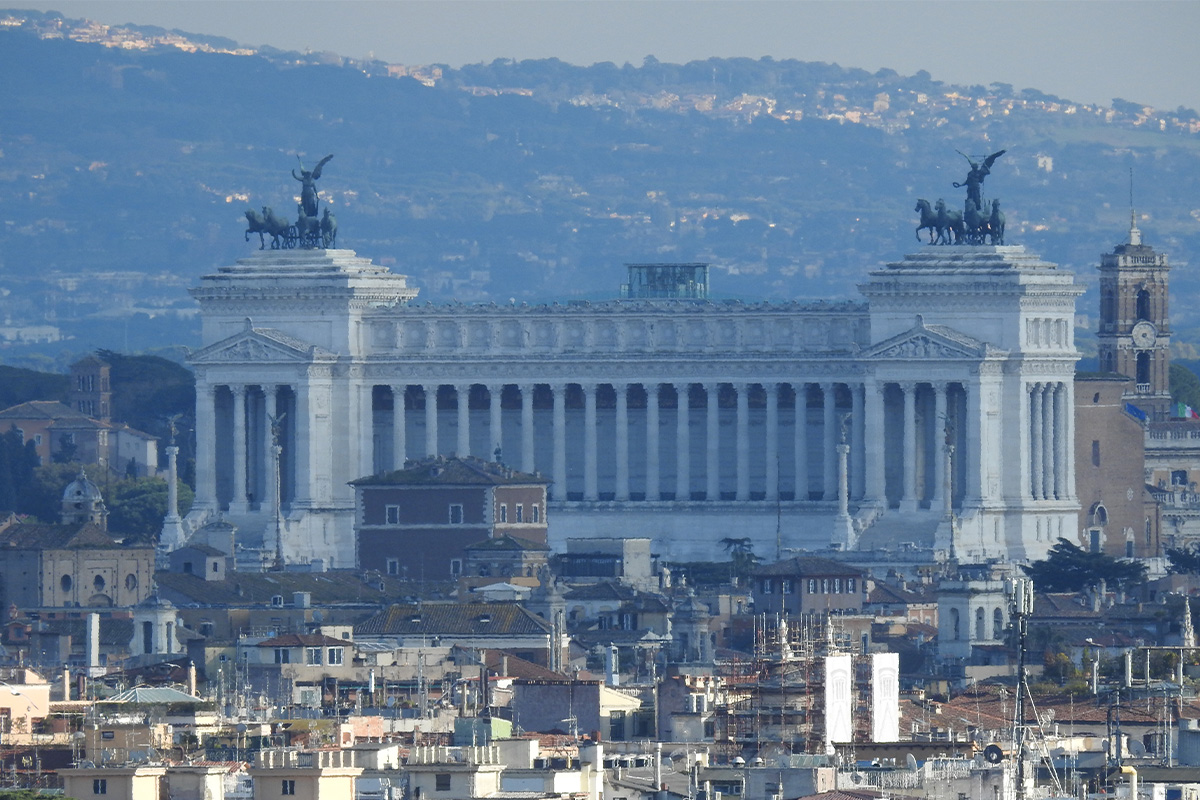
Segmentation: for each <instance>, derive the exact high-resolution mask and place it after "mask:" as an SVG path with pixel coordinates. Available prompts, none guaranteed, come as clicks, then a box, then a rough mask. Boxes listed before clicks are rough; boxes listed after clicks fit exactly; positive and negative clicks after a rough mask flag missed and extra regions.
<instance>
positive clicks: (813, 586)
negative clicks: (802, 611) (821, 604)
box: [808, 578, 817, 594]
mask: <svg viewBox="0 0 1200 800" xmlns="http://www.w3.org/2000/svg"><path fill="white" fill-rule="evenodd" d="M808 593H809V594H816V593H817V579H816V578H809V579H808Z"/></svg>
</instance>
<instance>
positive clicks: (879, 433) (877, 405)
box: [863, 378, 887, 506]
mask: <svg viewBox="0 0 1200 800" xmlns="http://www.w3.org/2000/svg"><path fill="white" fill-rule="evenodd" d="M886 385H887V384H885V383H881V382H878V381H876V380H875V379H874V378H870V379H868V380H867V382H866V385H865V387H864V390H863V405H864V406H865V408H864V410H863V458H864V460H865V462H866V469H865V473H866V487H865V491H864V493H863V498H864V499H865V500H867V501H868V502H871V503H876V504H878V505H881V506H886V505H887V477H886V475H887V473H886V472H885V469H884V466H885V461H884V456H885V454H886V452H887V439H886V436H885V435H884V425H883V421H884V416H883V415H884V410H883V409H884V403H883V392H884V387H885V386H886Z"/></svg>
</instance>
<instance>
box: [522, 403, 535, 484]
mask: <svg viewBox="0 0 1200 800" xmlns="http://www.w3.org/2000/svg"><path fill="white" fill-rule="evenodd" d="M534 388H535V387H534V385H533V384H532V383H525V384H521V471H522V472H527V473H529V474H530V475H532V474H533V473H534V472H535V471H536V469H537V465H536V464H535V463H534V460H533V441H534V436H533V433H534V432H533V391H534Z"/></svg>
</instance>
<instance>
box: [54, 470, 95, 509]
mask: <svg viewBox="0 0 1200 800" xmlns="http://www.w3.org/2000/svg"><path fill="white" fill-rule="evenodd" d="M62 499H63V502H64V503H71V504H75V503H82V504H83V505H85V506H86V505H90V504H92V503H102V502H104V498H103V497H102V496H101V494H100V487H99V486H97V485H96V484H94V483H92V481H91V479H90V478H88V476H87V473H86V472H84V471H83V470H79V475H78V476H77V477H76V478H75V480H73V481H71V482H70V483H68V484H67V488H66V489H64V490H63V498H62ZM77 507H82V506H77Z"/></svg>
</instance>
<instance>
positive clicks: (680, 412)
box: [675, 383, 692, 501]
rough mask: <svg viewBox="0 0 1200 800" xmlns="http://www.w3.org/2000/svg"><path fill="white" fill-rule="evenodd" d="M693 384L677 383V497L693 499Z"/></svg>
mask: <svg viewBox="0 0 1200 800" xmlns="http://www.w3.org/2000/svg"><path fill="white" fill-rule="evenodd" d="M691 388H692V387H691V384H688V383H677V384H675V499H676V500H677V501H679V500H691V499H692V483H691V475H692V440H691V431H690V428H689V426H688V423H689V421H690V418H691V411H692V406H691V399H692V398H691Z"/></svg>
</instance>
